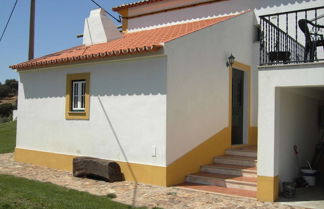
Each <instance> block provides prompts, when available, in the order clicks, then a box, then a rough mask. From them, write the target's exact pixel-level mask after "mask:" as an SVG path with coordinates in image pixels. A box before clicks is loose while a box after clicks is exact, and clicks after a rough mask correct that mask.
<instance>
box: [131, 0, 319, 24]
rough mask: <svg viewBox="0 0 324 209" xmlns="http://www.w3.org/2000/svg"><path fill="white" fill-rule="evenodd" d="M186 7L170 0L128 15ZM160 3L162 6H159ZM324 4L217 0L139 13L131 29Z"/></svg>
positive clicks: (316, 0)
mask: <svg viewBox="0 0 324 209" xmlns="http://www.w3.org/2000/svg"><path fill="white" fill-rule="evenodd" d="M174 2H177V4H179V5H181V6H185V5H186V4H188V3H186V1H184V0H176V1H175V0H167V1H163V2H158V3H152V4H144V5H143V6H137V7H130V8H129V16H137V15H139V14H143V13H149V12H154V11H156V10H158V9H162V6H163V7H164V8H165V7H170V8H174V7H175V6H174V5H173V4H175V3H174ZM190 2H192V3H197V2H207V1H206V0H200V1H196V0H190ZM159 5H161V6H159ZM319 6H324V3H323V1H322V0H284V1H279V0H262V1H261V0H228V1H216V2H213V3H208V4H202V5H198V6H195V7H187V8H182V9H176V10H171V11H168V12H162V13H157V14H151V15H147V16H139V17H135V18H130V19H129V22H128V28H129V29H131V30H132V29H138V28H143V27H149V26H152V25H161V24H167V23H173V22H177V21H186V20H191V19H195V18H203V17H209V16H215V15H216V16H217V15H227V14H230V13H233V12H241V11H246V10H254V11H255V13H256V16H260V15H266V14H273V13H278V12H285V11H291V10H299V9H306V8H313V7H319Z"/></svg>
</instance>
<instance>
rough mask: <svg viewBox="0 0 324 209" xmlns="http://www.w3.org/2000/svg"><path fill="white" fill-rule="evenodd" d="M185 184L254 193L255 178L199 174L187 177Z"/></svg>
mask: <svg viewBox="0 0 324 209" xmlns="http://www.w3.org/2000/svg"><path fill="white" fill-rule="evenodd" d="M186 182H188V183H194V184H204V185H214V186H221V187H226V188H236V189H245V190H250V191H256V184H257V178H254V177H242V176H233V175H225V174H213V173H206V172H200V173H195V174H190V175H188V176H187V177H186Z"/></svg>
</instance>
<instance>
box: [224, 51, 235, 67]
mask: <svg viewBox="0 0 324 209" xmlns="http://www.w3.org/2000/svg"><path fill="white" fill-rule="evenodd" d="M234 61H235V57H234V56H233V54H232V53H231V55H230V56H229V57H228V58H227V62H226V66H227V67H229V66H231V67H232V65H233V64H234Z"/></svg>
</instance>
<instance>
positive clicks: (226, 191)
mask: <svg viewBox="0 0 324 209" xmlns="http://www.w3.org/2000/svg"><path fill="white" fill-rule="evenodd" d="M178 187H180V188H184V189H192V190H199V191H205V192H213V193H218V194H222V195H229V196H236V197H247V198H252V199H255V198H256V191H250V190H245V189H235V188H226V187H219V186H211V185H202V184H193V183H183V184H180V185H178Z"/></svg>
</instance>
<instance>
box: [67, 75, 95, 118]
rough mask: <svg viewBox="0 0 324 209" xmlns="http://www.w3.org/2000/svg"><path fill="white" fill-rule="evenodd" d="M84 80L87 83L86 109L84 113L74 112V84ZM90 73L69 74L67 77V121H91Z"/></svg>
mask: <svg viewBox="0 0 324 209" xmlns="http://www.w3.org/2000/svg"><path fill="white" fill-rule="evenodd" d="M77 80H84V81H85V82H86V91H85V109H84V111H77V112H76V111H72V82H73V81H77ZM89 91H90V73H76V74H68V75H67V76H66V95H65V101H66V102H65V119H68V120H89V116H90V112H89V110H90V94H89Z"/></svg>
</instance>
